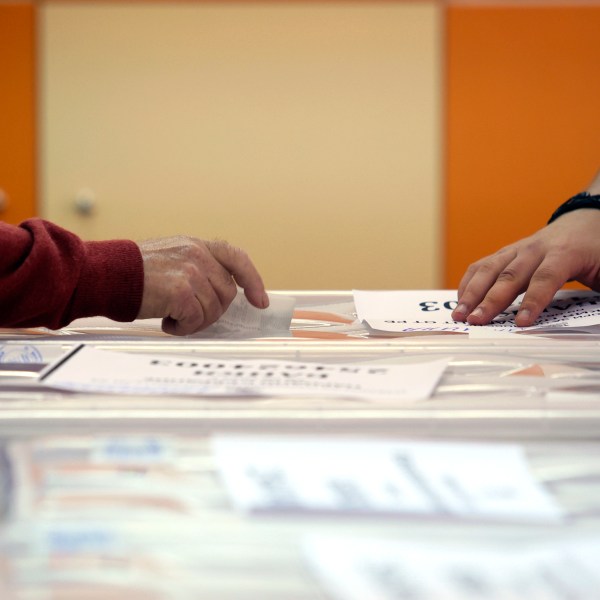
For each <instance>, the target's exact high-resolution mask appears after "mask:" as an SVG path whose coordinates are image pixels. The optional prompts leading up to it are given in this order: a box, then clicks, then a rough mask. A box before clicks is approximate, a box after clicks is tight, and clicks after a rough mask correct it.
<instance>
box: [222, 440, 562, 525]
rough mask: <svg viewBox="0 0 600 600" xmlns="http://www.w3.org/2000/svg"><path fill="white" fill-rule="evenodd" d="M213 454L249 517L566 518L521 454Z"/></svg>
mask: <svg viewBox="0 0 600 600" xmlns="http://www.w3.org/2000/svg"><path fill="white" fill-rule="evenodd" d="M212 447H213V450H214V453H215V460H216V464H217V467H218V469H219V472H220V473H221V477H222V479H223V482H224V484H225V486H226V488H227V490H228V492H229V495H230V497H231V499H232V502H233V503H234V504H235V506H236V507H237V508H239V509H240V510H243V511H246V512H279V511H299V512H303V511H317V512H340V513H365V514H372V513H383V514H403V515H415V516H422V517H442V518H456V517H460V518H467V519H476V520H507V521H533V522H557V521H559V520H560V519H561V516H562V511H561V509H560V507H559V506H558V505H557V504H556V503H555V501H554V499H553V498H552V497H551V496H550V495H549V494H548V493H547V492H546V491H545V490H544V489H543V488H542V487H541V486H540V485H538V484H537V483H536V482H535V481H534V479H533V478H532V476H531V474H530V471H529V469H528V465H527V461H526V458H525V455H524V452H523V450H522V449H521V447H519V446H516V445H504V444H482V443H453V442H391V441H389V442H388V441H380V440H369V441H348V440H337V439H330V440H327V441H323V440H321V439H311V438H296V439H289V438H278V437H269V438H265V437H256V436H233V435H232V436H226V435H223V436H217V437H215V438H214V439H213V443H212Z"/></svg>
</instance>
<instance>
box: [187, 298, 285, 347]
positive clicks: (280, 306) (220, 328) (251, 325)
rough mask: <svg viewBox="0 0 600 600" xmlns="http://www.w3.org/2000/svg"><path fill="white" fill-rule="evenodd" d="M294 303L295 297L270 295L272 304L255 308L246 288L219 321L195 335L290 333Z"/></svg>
mask: <svg viewBox="0 0 600 600" xmlns="http://www.w3.org/2000/svg"><path fill="white" fill-rule="evenodd" d="M295 306H296V299H295V298H293V297H292V296H283V295H280V294H269V306H268V307H267V308H256V307H255V306H252V304H250V302H248V300H247V298H246V296H245V295H244V291H243V290H241V289H238V293H237V296H236V297H235V298H234V299H233V302H232V303H231V304H230V305H229V308H228V309H227V310H226V311H225V313H224V314H223V315H222V316H221V317H220V318H219V320H218V321H217V322H216V323H213V324H212V325H211V326H210V327H207V328H206V329H204V330H202V331H200V332H198V334H195V335H196V336H197V337H203V336H208V335H217V336H225V335H228V334H229V335H231V334H242V335H246V336H250V335H251V336H256V335H258V334H265V333H281V332H286V333H288V332H289V329H290V324H291V322H292V315H293V313H294V307H295Z"/></svg>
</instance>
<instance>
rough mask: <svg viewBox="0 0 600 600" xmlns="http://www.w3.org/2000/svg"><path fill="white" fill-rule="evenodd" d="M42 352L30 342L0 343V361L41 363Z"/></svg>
mask: <svg viewBox="0 0 600 600" xmlns="http://www.w3.org/2000/svg"><path fill="white" fill-rule="evenodd" d="M43 362H44V360H43V358H42V353H41V352H40V351H39V350H38V349H37V348H36V347H35V346H32V345H31V344H24V345H22V346H19V345H0V363H27V364H29V363H43Z"/></svg>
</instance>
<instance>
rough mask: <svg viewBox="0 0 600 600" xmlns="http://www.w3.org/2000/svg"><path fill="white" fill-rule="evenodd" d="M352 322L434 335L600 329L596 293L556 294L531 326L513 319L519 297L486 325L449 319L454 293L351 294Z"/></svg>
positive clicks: (454, 299)
mask: <svg viewBox="0 0 600 600" xmlns="http://www.w3.org/2000/svg"><path fill="white" fill-rule="evenodd" d="M353 294H354V304H355V308H356V313H357V318H358V320H359V321H361V322H364V323H366V324H367V325H368V326H369V327H370V328H371V329H373V330H376V331H381V332H389V333H413V332H439V333H471V332H473V331H476V332H477V334H478V335H479V336H482V337H483V336H484V335H485V332H486V331H489V332H490V333H491V334H494V333H524V332H532V333H544V332H545V333H548V332H556V331H574V330H583V331H587V332H589V333H596V332H598V331H600V294H597V293H596V292H591V291H576V290H564V291H561V292H558V293H557V294H556V296H555V297H554V300H553V301H552V302H551V303H550V305H549V306H548V307H547V308H546V309H545V310H544V311H543V312H542V314H541V316H540V318H539V319H538V320H537V321H536V322H535V323H534V324H533V325H532V326H531V327H517V326H516V325H515V321H514V318H515V316H516V314H517V311H518V308H519V305H520V301H521V297H519V298H518V299H517V301H516V302H515V303H514V304H512V305H511V306H509V307H508V308H507V309H506V310H505V311H504V312H502V313H501V314H500V315H498V316H497V317H496V318H495V319H494V321H492V323H490V324H489V325H478V326H473V325H468V324H467V323H459V322H457V321H453V320H452V311H453V310H454V309H455V308H456V306H457V304H458V303H457V301H456V297H457V292H456V290H401V291H400V290H391V291H383V290H378V291H365V290H354V292H353Z"/></svg>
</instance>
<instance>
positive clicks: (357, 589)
mask: <svg viewBox="0 0 600 600" xmlns="http://www.w3.org/2000/svg"><path fill="white" fill-rule="evenodd" d="M303 550H304V554H305V557H306V559H307V561H308V563H309V565H310V567H311V568H312V570H313V572H314V573H315V574H316V576H317V578H318V579H319V581H320V582H321V583H322V585H323V587H324V588H325V589H326V590H327V591H328V593H329V594H331V598H332V599H336V600H365V598H369V600H415V599H426V598H427V599H429V598H435V600H465V599H467V598H473V599H474V598H480V599H484V598H485V599H489V600H493V599H498V600H500V599H502V600H504V599H509V598H514V599H515V600H516V599H525V598H527V599H533V598H536V599H540V600H542V599H547V600H558V599H560V598H562V599H565V600H566V599H567V598H572V599H576V598H579V599H582V600H583V599H588V598H589V599H590V600H591V599H592V598H596V597H598V593H599V590H600V574H599V573H598V556H600V539H599V538H597V537H596V538H589V539H586V538H583V539H579V540H577V539H570V540H564V541H563V540H560V539H551V540H549V541H548V542H546V543H545V544H539V543H538V544H535V545H531V544H528V545H524V544H523V543H522V542H520V543H519V542H517V543H516V544H515V543H514V541H513V542H512V543H510V544H509V543H508V542H507V541H500V542H498V543H496V544H495V545H494V544H492V543H491V542H489V541H488V542H487V543H484V542H479V543H470V544H468V543H462V544H457V543H455V544H450V543H447V542H446V543H439V542H438V543H435V542H431V543H429V544H427V543H424V542H423V541H418V542H414V541H411V542H407V541H405V540H389V539H387V540H386V539H378V540H374V539H361V538H347V537H321V536H319V537H317V536H313V537H307V538H305V540H304V542H303Z"/></svg>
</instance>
